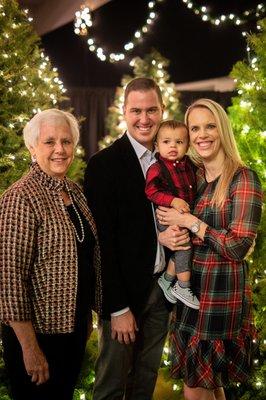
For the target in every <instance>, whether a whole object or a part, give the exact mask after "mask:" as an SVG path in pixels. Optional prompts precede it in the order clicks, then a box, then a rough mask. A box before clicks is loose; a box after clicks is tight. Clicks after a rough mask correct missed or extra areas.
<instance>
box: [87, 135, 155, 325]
mask: <svg viewBox="0 0 266 400" xmlns="http://www.w3.org/2000/svg"><path fill="white" fill-rule="evenodd" d="M144 189H145V179H144V176H143V172H142V169H141V166H140V163H139V160H138V158H137V155H136V153H135V151H134V149H133V147H132V145H131V143H130V141H129V139H128V137H127V135H124V136H123V137H122V138H120V139H118V140H117V141H116V142H114V143H113V144H112V145H111V146H110V147H108V148H106V149H104V150H102V151H100V152H98V153H96V154H95V155H94V156H92V158H91V159H90V161H89V163H88V166H87V169H86V172H85V183H84V191H85V195H86V197H87V199H88V203H89V206H90V208H91V210H92V213H93V216H94V218H95V221H96V225H97V229H98V235H99V242H100V248H101V257H102V274H103V275H102V283H103V317H104V318H108V317H110V313H112V312H115V311H118V310H121V309H123V308H125V307H127V306H129V307H130V309H131V310H132V312H133V313H134V314H135V315H137V314H138V313H139V312H140V311H141V310H142V309H143V307H144V304H145V301H146V300H147V297H148V295H149V292H150V288H151V283H152V275H153V272H154V264H155V258H156V249H157V237H156V230H155V224H154V219H153V213H152V206H151V203H150V202H149V200H147V198H146V195H145V192H144Z"/></svg>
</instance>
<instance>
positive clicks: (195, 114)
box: [188, 107, 224, 162]
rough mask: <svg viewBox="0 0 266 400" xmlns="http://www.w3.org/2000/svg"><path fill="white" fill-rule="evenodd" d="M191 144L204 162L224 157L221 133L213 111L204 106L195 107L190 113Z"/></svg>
mask: <svg viewBox="0 0 266 400" xmlns="http://www.w3.org/2000/svg"><path fill="white" fill-rule="evenodd" d="M188 128H189V136H190V144H191V146H192V147H193V148H194V150H195V151H196V152H197V153H198V155H199V156H200V157H201V158H202V161H203V162H208V161H213V160H218V159H222V158H224V150H223V147H222V144H221V138H220V134H219V131H218V128H217V123H216V120H215V117H214V115H213V113H212V112H211V111H210V110H208V109H207V108H204V107H195V108H193V109H192V110H191V111H190V113H189V115H188Z"/></svg>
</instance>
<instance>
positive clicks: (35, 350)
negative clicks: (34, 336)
mask: <svg viewBox="0 0 266 400" xmlns="http://www.w3.org/2000/svg"><path fill="white" fill-rule="evenodd" d="M22 352H23V360H24V365H25V369H26V371H27V374H28V375H29V376H31V381H32V382H35V383H36V385H41V384H42V383H44V382H46V381H47V380H48V379H49V367H48V363H47V360H46V357H45V355H44V354H43V352H42V351H41V349H40V347H39V345H38V344H37V343H35V344H33V345H32V346H30V347H24V348H23V349H22Z"/></svg>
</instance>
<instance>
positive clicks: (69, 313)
mask: <svg viewBox="0 0 266 400" xmlns="http://www.w3.org/2000/svg"><path fill="white" fill-rule="evenodd" d="M67 182H68V186H69V188H70V190H71V192H72V195H73V198H74V200H75V202H76V203H77V205H78V207H79V209H80V210H81V212H82V213H83V214H84V216H85V218H86V219H87V220H88V222H89V225H90V227H91V230H92V232H93V234H94V236H95V239H96V243H97V244H96V246H95V253H94V268H95V275H96V299H95V303H96V309H97V311H100V308H101V271H100V251H99V246H98V239H97V233H96V228H95V223H94V221H93V218H92V215H91V213H90V211H89V209H88V207H87V203H86V199H85V197H84V196H83V194H82V192H81V190H80V188H79V187H78V185H76V184H75V183H74V182H72V181H69V180H67ZM63 188H64V181H62V180H59V179H56V178H53V177H51V176H48V175H47V174H45V173H44V172H43V171H41V170H40V168H39V166H38V165H37V164H34V165H33V166H32V167H31V170H30V172H29V173H28V174H27V175H26V176H24V177H23V178H21V179H20V180H19V181H17V182H15V183H14V184H13V185H12V186H11V187H10V188H9V189H8V190H7V191H6V192H5V193H4V194H3V196H2V197H1V199H0V231H1V237H0V293H1V297H0V319H1V320H2V321H3V322H6V323H8V321H27V320H31V321H32V323H33V325H34V328H35V329H36V331H37V332H40V333H67V332H72V331H73V330H74V324H75V309H76V293H77V283H78V276H77V274H78V259H77V248H76V239H75V233H74V230H73V226H72V224H71V221H70V219H69V217H68V214H67V211H66V209H65V207H64V203H63V199H62V196H61V195H60V192H61V191H62V190H63ZM88 268H89V265H88ZM88 290H89V289H88Z"/></svg>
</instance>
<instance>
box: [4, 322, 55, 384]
mask: <svg viewBox="0 0 266 400" xmlns="http://www.w3.org/2000/svg"><path fill="white" fill-rule="evenodd" d="M9 325H10V326H11V327H12V328H13V329H14V332H15V334H16V336H17V338H18V341H19V343H20V345H21V348H22V353H23V361H24V365H25V369H26V372H27V374H28V375H29V376H31V381H32V382H35V383H36V385H40V384H41V383H44V382H46V381H48V379H49V366H48V362H47V360H46V357H45V355H44V354H43V352H42V350H41V348H40V346H39V344H38V341H37V338H36V334H35V331H34V329H33V325H32V323H31V321H16V322H14V321H10V323H9Z"/></svg>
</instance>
